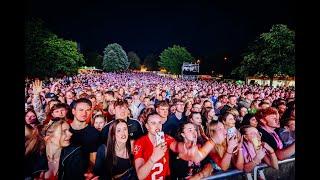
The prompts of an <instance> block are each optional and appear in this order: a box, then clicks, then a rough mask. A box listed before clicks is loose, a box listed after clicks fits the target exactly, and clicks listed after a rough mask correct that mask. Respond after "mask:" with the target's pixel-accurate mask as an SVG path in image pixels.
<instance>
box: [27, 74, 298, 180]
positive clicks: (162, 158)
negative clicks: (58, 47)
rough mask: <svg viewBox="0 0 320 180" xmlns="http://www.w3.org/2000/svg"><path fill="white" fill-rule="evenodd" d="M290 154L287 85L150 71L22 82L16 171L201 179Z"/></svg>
mask: <svg viewBox="0 0 320 180" xmlns="http://www.w3.org/2000/svg"><path fill="white" fill-rule="evenodd" d="M294 155H295V90H294V88H292V87H286V88H285V87H278V88H273V87H269V86H259V85H241V84H235V83H225V82H218V81H212V80H211V81H201V80H183V79H174V78H170V77H161V76H158V75H156V74H152V73H91V74H78V75H75V76H70V77H63V78H50V79H48V80H39V79H26V81H25V173H24V176H25V179H50V180H51V179H130V180H131V179H152V180H156V179H202V178H205V177H208V176H214V175H215V174H216V173H217V172H221V171H227V170H230V169H238V170H242V171H244V172H251V171H252V170H253V169H254V167H256V166H257V165H259V164H260V163H265V164H267V165H268V166H271V167H273V168H275V169H278V168H279V165H278V161H279V160H284V159H287V158H290V157H294Z"/></svg>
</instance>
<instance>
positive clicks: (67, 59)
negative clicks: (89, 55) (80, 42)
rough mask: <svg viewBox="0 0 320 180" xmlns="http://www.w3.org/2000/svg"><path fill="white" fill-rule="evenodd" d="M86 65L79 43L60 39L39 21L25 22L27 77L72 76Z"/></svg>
mask: <svg viewBox="0 0 320 180" xmlns="http://www.w3.org/2000/svg"><path fill="white" fill-rule="evenodd" d="M84 63H85V61H84V58H83V55H82V54H81V53H80V52H79V51H78V48H77V43H76V42H73V41H70V40H64V39H62V38H59V37H58V36H57V35H55V34H54V33H52V32H50V31H49V30H48V29H47V28H45V26H44V22H43V21H42V20H39V19H27V20H26V21H25V67H26V75H27V76H33V77H48V76H56V75H58V74H65V75H70V74H74V73H76V72H77V69H78V67H80V66H81V65H83V64H84Z"/></svg>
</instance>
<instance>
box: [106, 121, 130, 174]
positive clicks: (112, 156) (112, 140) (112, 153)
mask: <svg viewBox="0 0 320 180" xmlns="http://www.w3.org/2000/svg"><path fill="white" fill-rule="evenodd" d="M119 123H125V124H126V125H127V123H126V121H125V120H123V119H116V120H114V121H113V122H112V124H111V125H110V127H109V134H108V139H107V142H106V146H107V148H106V167H107V169H106V171H107V172H108V175H110V176H112V175H113V174H112V173H113V172H112V169H113V168H112V167H113V166H115V165H116V164H117V158H116V157H117V156H116V136H115V134H116V127H117V125H118V124H119ZM127 127H128V125H127ZM128 131H129V128H128ZM126 149H127V152H128V155H129V159H130V164H131V165H132V162H133V154H132V151H131V144H130V137H129V132H128V140H127V142H126Z"/></svg>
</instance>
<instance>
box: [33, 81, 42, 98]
mask: <svg viewBox="0 0 320 180" xmlns="http://www.w3.org/2000/svg"><path fill="white" fill-rule="evenodd" d="M32 91H33V94H36V95H39V94H40V92H41V91H42V81H40V80H39V79H36V80H35V81H34V82H33V83H32Z"/></svg>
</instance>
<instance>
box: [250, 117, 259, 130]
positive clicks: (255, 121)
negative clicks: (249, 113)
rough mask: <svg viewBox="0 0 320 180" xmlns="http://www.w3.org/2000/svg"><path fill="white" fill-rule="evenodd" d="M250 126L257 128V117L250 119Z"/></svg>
mask: <svg viewBox="0 0 320 180" xmlns="http://www.w3.org/2000/svg"><path fill="white" fill-rule="evenodd" d="M250 126H252V127H255V128H256V127H257V126H258V121H257V119H256V117H252V118H251V119H250Z"/></svg>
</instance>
